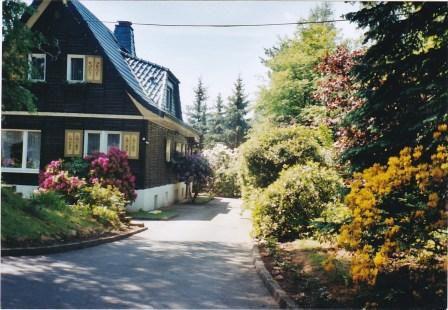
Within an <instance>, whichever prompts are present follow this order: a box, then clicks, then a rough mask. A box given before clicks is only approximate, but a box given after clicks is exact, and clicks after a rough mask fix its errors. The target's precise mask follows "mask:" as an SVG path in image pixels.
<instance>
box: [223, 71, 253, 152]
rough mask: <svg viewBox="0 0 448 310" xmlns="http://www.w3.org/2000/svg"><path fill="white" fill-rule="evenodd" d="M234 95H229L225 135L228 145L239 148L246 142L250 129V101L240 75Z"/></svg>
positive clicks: (235, 85)
mask: <svg viewBox="0 0 448 310" xmlns="http://www.w3.org/2000/svg"><path fill="white" fill-rule="evenodd" d="M234 87H235V88H234V90H233V95H232V96H230V97H229V103H228V106H227V108H226V115H225V126H226V128H225V137H226V143H227V146H229V147H230V148H237V147H238V146H240V144H241V143H243V142H244V136H245V135H246V133H247V130H248V129H249V125H248V122H247V119H246V116H247V106H248V104H249V101H248V100H247V95H246V94H245V93H244V85H243V79H242V78H241V76H239V77H238V78H237V80H236V82H235V84H234Z"/></svg>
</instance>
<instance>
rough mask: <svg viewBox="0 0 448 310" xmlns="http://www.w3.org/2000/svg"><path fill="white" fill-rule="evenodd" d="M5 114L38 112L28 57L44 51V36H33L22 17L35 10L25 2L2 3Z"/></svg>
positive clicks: (14, 0) (3, 98)
mask: <svg viewBox="0 0 448 310" xmlns="http://www.w3.org/2000/svg"><path fill="white" fill-rule="evenodd" d="M2 8H3V24H2V31H3V41H2V110H23V109H25V110H28V111H34V110H36V107H35V100H36V97H35V96H34V95H33V94H32V93H31V91H30V90H29V86H30V83H29V81H28V72H29V70H30V68H29V64H28V54H29V53H31V52H32V51H33V50H35V49H37V48H40V45H41V44H42V43H43V42H44V40H43V37H42V35H40V34H37V33H34V32H32V31H31V30H30V29H29V28H27V27H26V26H25V24H24V23H23V22H22V20H21V18H22V16H23V15H24V14H25V13H27V14H31V13H32V9H31V8H30V7H27V5H26V4H25V3H23V2H21V1H16V0H5V1H2Z"/></svg>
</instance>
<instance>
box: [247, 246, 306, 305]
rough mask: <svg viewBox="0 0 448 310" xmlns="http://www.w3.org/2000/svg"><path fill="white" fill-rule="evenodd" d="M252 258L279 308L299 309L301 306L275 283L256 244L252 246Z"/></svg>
mask: <svg viewBox="0 0 448 310" xmlns="http://www.w3.org/2000/svg"><path fill="white" fill-rule="evenodd" d="M252 257H253V264H254V266H255V270H256V271H257V273H258V275H259V276H260V278H261V280H263V283H264V284H265V286H266V288H267V289H268V291H269V293H271V295H272V297H273V298H274V300H275V301H276V302H277V303H278V305H279V307H280V308H282V309H299V306H298V305H297V304H296V303H295V302H294V300H292V299H291V297H289V296H288V294H286V292H285V291H284V290H283V289H282V288H281V287H280V285H279V284H278V283H277V281H275V279H274V278H273V277H272V276H271V274H270V273H269V271H268V270H267V269H266V267H265V265H264V263H263V260H262V259H261V256H260V251H259V250H258V246H257V245H256V244H254V245H253V246H252Z"/></svg>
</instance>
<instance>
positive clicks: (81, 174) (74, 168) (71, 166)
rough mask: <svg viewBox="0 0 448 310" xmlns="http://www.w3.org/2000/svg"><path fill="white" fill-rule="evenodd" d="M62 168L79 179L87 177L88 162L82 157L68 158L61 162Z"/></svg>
mask: <svg viewBox="0 0 448 310" xmlns="http://www.w3.org/2000/svg"><path fill="white" fill-rule="evenodd" d="M62 170H65V171H68V173H69V174H70V175H73V176H77V177H78V178H80V179H87V177H88V176H89V162H87V161H86V160H84V159H83V158H76V157H73V158H68V159H65V160H64V161H63V162H62Z"/></svg>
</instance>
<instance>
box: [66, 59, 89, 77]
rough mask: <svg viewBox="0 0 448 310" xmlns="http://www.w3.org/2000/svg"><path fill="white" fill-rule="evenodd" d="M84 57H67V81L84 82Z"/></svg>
mask: <svg viewBox="0 0 448 310" xmlns="http://www.w3.org/2000/svg"><path fill="white" fill-rule="evenodd" d="M84 61H85V56H84V55H67V81H69V82H84V80H85V72H84Z"/></svg>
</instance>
